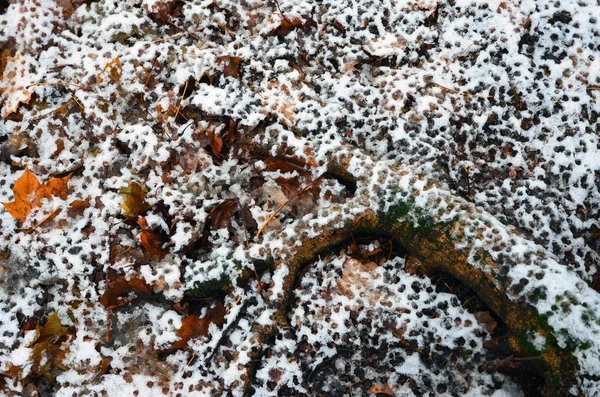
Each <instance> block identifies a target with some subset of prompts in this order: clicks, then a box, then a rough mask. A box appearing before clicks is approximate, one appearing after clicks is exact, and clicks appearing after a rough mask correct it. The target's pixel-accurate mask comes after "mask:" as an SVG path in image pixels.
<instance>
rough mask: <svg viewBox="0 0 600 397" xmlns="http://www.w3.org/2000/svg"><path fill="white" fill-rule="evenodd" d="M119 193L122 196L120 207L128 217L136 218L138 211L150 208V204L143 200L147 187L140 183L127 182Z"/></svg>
mask: <svg viewBox="0 0 600 397" xmlns="http://www.w3.org/2000/svg"><path fill="white" fill-rule="evenodd" d="M119 193H120V194H121V196H122V197H123V204H121V208H123V211H125V216H127V217H128V218H137V217H138V215H139V214H140V213H142V212H144V211H146V210H149V209H150V205H149V204H148V203H146V201H145V200H146V194H147V193H148V189H146V187H145V186H144V185H142V184H141V183H138V182H129V185H128V186H127V187H125V188H122V189H121V190H120V191H119Z"/></svg>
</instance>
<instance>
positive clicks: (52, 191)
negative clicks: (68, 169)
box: [35, 174, 71, 207]
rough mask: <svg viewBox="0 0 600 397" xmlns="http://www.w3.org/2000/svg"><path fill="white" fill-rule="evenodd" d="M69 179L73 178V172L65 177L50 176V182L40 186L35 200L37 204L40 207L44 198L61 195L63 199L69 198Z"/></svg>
mask: <svg viewBox="0 0 600 397" xmlns="http://www.w3.org/2000/svg"><path fill="white" fill-rule="evenodd" d="M69 179H71V174H69V175H67V176H65V177H63V178H54V177H52V178H50V180H49V181H48V182H46V183H45V184H44V185H42V186H40V188H39V190H38V192H37V200H36V201H35V204H36V205H35V206H36V207H38V206H39V205H40V204H41V201H42V199H45V198H47V199H49V198H51V197H60V198H61V199H63V200H66V199H67V195H68V194H69V191H68V187H67V185H68V183H69Z"/></svg>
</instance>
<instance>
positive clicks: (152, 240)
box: [137, 217, 167, 260]
mask: <svg viewBox="0 0 600 397" xmlns="http://www.w3.org/2000/svg"><path fill="white" fill-rule="evenodd" d="M137 223H138V225H140V227H141V228H142V233H141V234H140V240H141V242H142V248H143V249H144V253H145V254H148V255H149V256H150V257H151V258H152V259H154V258H156V259H158V260H160V259H162V258H164V257H165V255H166V254H167V252H166V251H165V250H163V249H162V241H161V238H160V235H159V234H158V233H156V232H154V231H153V230H152V229H151V228H150V227H149V226H148V222H147V221H146V218H144V217H141V218H139V219H138V222H137Z"/></svg>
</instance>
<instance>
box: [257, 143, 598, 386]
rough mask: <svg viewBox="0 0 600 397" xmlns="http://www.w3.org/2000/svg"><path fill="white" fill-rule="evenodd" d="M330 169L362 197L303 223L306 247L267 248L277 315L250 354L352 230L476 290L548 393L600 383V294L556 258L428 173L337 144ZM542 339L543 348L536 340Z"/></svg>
mask: <svg viewBox="0 0 600 397" xmlns="http://www.w3.org/2000/svg"><path fill="white" fill-rule="evenodd" d="M255 150H262V151H267V149H265V146H262V147H257V148H255ZM357 165H358V166H357ZM365 169H366V170H367V172H364V170H365ZM327 171H328V173H329V174H331V175H333V176H334V177H336V178H338V179H339V180H341V181H343V182H344V183H346V184H348V185H353V186H356V192H355V196H354V197H353V198H351V199H350V200H348V201H347V202H346V203H345V204H343V205H341V206H340V208H334V209H333V210H334V211H339V212H340V214H342V215H341V217H342V219H343V220H342V221H341V222H340V221H339V220H338V221H336V222H332V223H331V224H328V225H316V226H315V224H314V223H311V222H310V221H306V222H305V221H300V220H299V221H296V223H295V224H296V225H297V226H298V228H297V229H300V230H314V231H316V232H317V233H316V237H308V236H307V235H304V236H301V238H300V241H299V244H293V243H292V244H290V245H288V246H287V248H285V249H284V250H283V252H277V253H275V254H273V253H271V254H270V255H272V256H273V257H271V258H269V260H270V261H271V263H274V266H273V267H272V269H273V274H274V276H273V282H272V285H271V288H270V290H269V292H268V293H267V305H266V308H265V309H264V310H267V311H268V313H267V314H268V315H269V316H270V318H271V320H272V321H271V322H270V323H269V324H267V325H265V324H258V323H256V324H255V325H254V326H253V327H252V331H251V333H250V335H251V337H252V338H255V342H257V343H254V344H253V346H255V347H256V349H255V350H254V351H253V352H252V358H254V359H258V358H260V357H261V355H262V347H261V346H263V344H264V342H268V341H269V340H271V339H272V338H273V337H274V336H275V335H276V334H277V332H278V330H279V329H281V328H284V327H287V326H288V323H287V321H288V317H287V309H288V305H289V303H290V300H291V297H292V293H293V288H294V285H295V283H296V281H297V278H298V276H299V274H300V272H301V270H302V268H303V267H304V266H305V265H307V264H309V263H310V262H312V261H314V260H315V259H317V257H318V255H319V254H320V253H322V252H323V251H325V250H327V249H330V248H332V247H334V246H337V245H339V244H341V243H343V242H345V241H347V240H349V239H350V238H351V236H352V235H353V234H355V235H356V234H369V235H372V236H386V237H391V238H393V239H394V240H395V241H396V242H397V243H398V244H400V245H401V246H402V247H404V248H405V249H406V250H407V251H408V253H410V254H411V255H412V256H414V257H416V258H418V259H419V260H420V261H421V263H422V264H423V265H424V266H425V267H426V269H427V270H428V273H436V272H439V273H445V274H449V275H451V276H453V277H455V278H456V279H458V280H460V281H461V282H462V283H464V284H465V285H467V286H468V287H470V288H471V289H472V290H473V291H474V292H475V293H476V294H477V295H478V296H479V297H480V298H481V299H482V300H483V301H484V302H485V303H486V304H487V305H488V306H489V307H490V308H491V309H492V310H493V311H494V312H495V313H496V315H497V316H498V317H499V318H500V319H501V320H502V321H503V322H504V323H505V324H506V325H507V327H508V328H509V330H510V333H509V334H510V344H511V348H512V349H514V351H515V352H517V353H518V354H520V355H522V356H526V357H532V356H539V357H540V358H541V359H540V360H535V361H534V362H533V363H532V364H533V365H534V366H536V368H537V370H538V371H539V373H540V374H541V375H542V376H543V378H544V388H543V390H542V394H543V395H545V396H557V395H560V396H563V395H570V394H573V392H575V394H579V395H584V394H586V391H585V390H584V388H583V386H582V383H583V380H587V381H588V383H589V382H591V383H592V384H597V383H598V381H599V380H600V379H598V374H597V373H595V368H596V366H597V362H596V359H597V358H598V357H600V342H599V341H600V318H599V317H598V316H599V313H600V295H599V294H598V293H597V292H596V291H594V290H593V289H591V288H590V287H589V286H588V285H587V284H586V283H585V282H584V281H583V280H581V279H580V278H579V277H577V276H576V275H575V274H574V273H573V272H572V271H570V270H568V269H567V267H566V266H563V265H560V264H559V263H557V261H556V260H555V259H554V257H553V256H552V254H550V253H549V252H547V251H546V250H545V249H544V248H542V247H541V246H539V245H537V244H536V243H534V242H533V241H531V240H529V239H527V238H526V237H524V236H523V234H522V233H520V232H519V231H518V230H516V229H514V228H512V227H510V226H505V225H503V224H501V223H500V222H499V221H498V220H496V219H495V218H494V217H493V216H492V215H490V214H489V213H486V212H485V211H482V210H480V209H478V208H476V207H475V206H474V205H473V204H472V203H469V202H468V201H466V200H464V199H462V198H460V197H458V196H456V195H454V194H453V193H451V192H450V191H449V190H448V189H445V188H443V187H440V186H438V185H437V184H436V183H435V182H431V181H425V182H423V179H425V180H426V179H427V176H422V175H417V174H415V173H413V172H411V170H410V169H408V168H403V167H401V166H399V165H395V164H392V163H389V162H383V161H376V160H373V159H371V158H370V157H369V156H368V155H366V154H364V153H363V152H361V151H360V150H358V149H354V148H347V147H340V151H339V154H335V153H334V158H333V159H332V160H331V161H330V163H329V164H328V169H327ZM374 181H376V182H374ZM329 210H330V211H331V210H332V209H331V208H330V209H329ZM318 211H319V209H318V208H317V209H316V210H315V212H318ZM272 233H274V234H272V235H267V236H265V239H267V238H270V239H273V238H282V239H284V240H286V237H289V236H286V235H282V236H277V235H276V233H275V232H272ZM287 240H289V238H288V239H287ZM581 329H585V330H586V331H585V332H580V330H581ZM536 337H538V339H539V338H540V337H542V338H545V341H546V342H545V344H544V345H543V346H540V345H539V344H537V345H536V344H534V343H533V340H534V338H536ZM253 371H254V369H252V368H250V369H248V373H247V376H246V380H245V394H246V395H250V394H251V393H252V375H253ZM586 390H589V389H586Z"/></svg>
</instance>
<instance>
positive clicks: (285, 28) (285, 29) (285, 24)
mask: <svg viewBox="0 0 600 397" xmlns="http://www.w3.org/2000/svg"><path fill="white" fill-rule="evenodd" d="M279 21H280V23H279V26H277V27H276V28H275V29H273V30H272V31H271V32H270V33H269V35H270V36H285V35H287V34H288V33H289V32H291V31H292V30H293V29H296V28H299V27H301V26H302V24H303V21H302V19H300V18H298V17H286V16H285V15H281V16H280V17H279Z"/></svg>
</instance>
